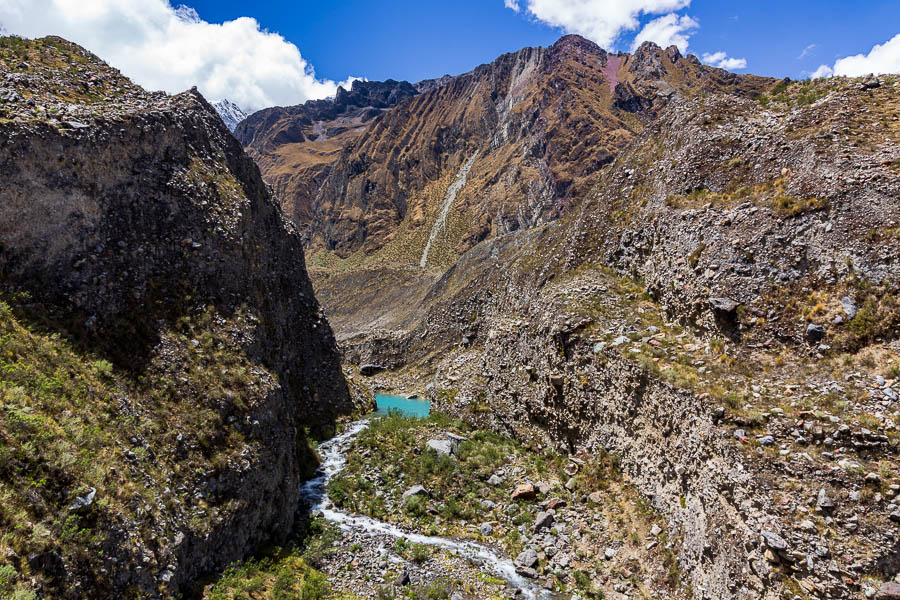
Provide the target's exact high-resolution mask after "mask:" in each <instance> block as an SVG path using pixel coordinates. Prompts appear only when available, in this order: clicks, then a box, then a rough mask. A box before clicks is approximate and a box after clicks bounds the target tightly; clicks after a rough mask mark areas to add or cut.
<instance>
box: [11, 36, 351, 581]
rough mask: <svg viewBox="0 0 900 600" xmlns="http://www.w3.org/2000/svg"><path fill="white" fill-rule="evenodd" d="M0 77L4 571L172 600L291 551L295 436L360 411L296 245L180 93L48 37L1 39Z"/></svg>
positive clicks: (306, 456) (300, 461) (254, 183)
mask: <svg viewBox="0 0 900 600" xmlns="http://www.w3.org/2000/svg"><path fill="white" fill-rule="evenodd" d="M0 80H2V82H3V83H2V85H4V86H6V89H7V94H6V95H5V97H6V98H7V102H6V103H5V104H3V105H2V106H0V140H2V141H0V173H2V179H3V181H4V184H3V186H2V189H0V246H2V254H0V275H2V286H3V290H4V292H3V293H4V298H5V302H4V305H3V328H4V332H5V334H6V335H5V336H4V337H3V341H2V344H3V350H4V351H3V355H4V356H3V361H4V370H3V373H4V374H3V380H4V385H3V388H2V389H3V391H2V393H3V410H4V413H3V414H4V416H3V421H2V425H0V436H2V439H3V452H4V462H3V466H2V467H0V468H2V469H3V470H4V476H3V478H2V479H3V483H2V486H3V495H4V499H5V500H4V510H3V513H2V516H0V528H2V530H3V531H4V532H6V533H7V534H8V535H5V536H4V545H5V546H6V547H7V548H8V552H6V553H5V554H4V558H3V559H2V560H4V561H6V562H8V563H10V564H11V566H12V567H13V568H14V569H15V570H16V572H17V579H18V581H19V582H20V583H21V584H22V585H25V584H24V582H28V581H29V580H30V581H32V582H33V585H34V586H35V587H37V588H38V589H39V590H40V591H42V593H45V594H47V595H49V596H53V597H91V598H99V597H109V598H120V597H129V596H135V597H147V596H151V595H155V594H160V593H161V594H163V595H165V596H174V595H177V594H179V593H184V592H186V591H189V590H190V589H191V588H192V586H193V585H194V584H195V583H196V582H197V580H198V578H199V577H200V576H201V575H203V574H206V573H210V572H213V571H215V570H217V569H221V568H223V567H224V566H225V565H227V564H228V563H229V562H231V561H234V560H237V559H240V558H242V557H243V556H245V555H246V554H247V553H248V552H251V551H252V550H254V549H255V548H257V547H259V546H260V545H262V544H267V543H272V542H278V541H280V540H283V539H284V537H285V535H287V533H288V532H289V531H290V529H291V526H292V523H293V520H294V512H295V510H296V508H295V505H296V501H297V497H298V488H299V483H300V480H301V478H302V477H303V475H304V474H305V473H308V472H309V469H310V468H311V467H312V466H313V465H314V458H312V455H311V453H310V451H309V449H308V447H307V443H306V437H307V435H308V432H310V431H312V432H313V433H315V432H317V431H319V432H321V431H328V429H329V428H330V427H331V426H332V424H333V422H334V419H335V418H336V417H337V416H339V415H341V414H347V413H349V412H351V411H352V410H353V409H354V399H353V397H352V396H351V394H350V392H349V390H348V386H347V383H346V381H345V379H344V377H343V375H342V373H341V369H340V364H339V356H338V353H337V349H336V346H335V342H334V338H333V335H332V333H331V329H330V327H329V325H328V322H327V321H326V319H325V318H324V316H323V314H322V312H321V310H320V308H319V305H318V303H317V302H316V300H315V297H314V295H313V290H312V287H311V285H310V282H309V279H308V277H307V274H306V269H305V264H304V256H303V248H302V243H301V240H300V238H299V236H298V235H297V233H296V232H295V230H294V229H293V227H292V226H291V225H290V224H289V223H288V222H287V221H286V220H285V219H284V218H283V216H282V213H281V211H280V209H279V207H278V206H277V204H276V203H275V202H274V200H273V198H272V196H271V195H270V193H269V191H268V188H267V186H266V185H265V184H264V183H263V181H262V178H261V177H260V175H259V171H258V169H257V167H256V166H255V165H254V164H253V162H252V161H251V160H250V159H249V158H248V157H247V156H246V155H245V154H244V152H243V151H242V149H241V147H240V145H239V144H238V142H237V141H236V140H235V139H234V138H233V137H232V136H231V135H230V134H229V132H228V130H227V129H226V128H225V126H224V124H223V123H222V121H221V120H220V119H219V117H218V116H217V114H216V113H215V111H214V110H213V108H212V107H211V106H210V105H209V104H208V103H207V102H206V101H205V100H204V99H203V98H202V97H201V96H200V95H199V94H198V93H197V92H196V91H195V90H194V91H190V92H186V93H184V94H180V95H177V96H172V97H167V96H165V95H164V94H149V93H146V92H144V91H143V90H141V89H140V88H137V87H136V86H134V85H133V84H131V82H129V81H128V80H126V79H124V78H123V77H121V76H120V75H119V74H118V72H116V71H115V70H113V69H110V68H109V67H107V66H106V65H105V64H103V63H102V62H101V61H99V60H98V59H97V58H96V57H94V56H93V55H90V54H89V53H87V52H86V51H84V50H83V49H81V48H79V47H77V46H75V45H73V44H70V43H68V42H65V41H64V40H61V39H58V38H46V39H43V40H35V41H27V40H21V39H18V38H0ZM30 436H37V437H38V438H39V439H40V443H31V442H29V441H28V440H29V438H30ZM31 439H34V438H31Z"/></svg>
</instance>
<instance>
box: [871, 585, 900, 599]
mask: <svg viewBox="0 0 900 600" xmlns="http://www.w3.org/2000/svg"><path fill="white" fill-rule="evenodd" d="M875 600H900V583H894V582H893V581H891V582H889V583H885V584H884V585H882V586H881V589H880V590H878V595H877V596H875Z"/></svg>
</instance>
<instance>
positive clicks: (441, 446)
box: [426, 440, 458, 456]
mask: <svg viewBox="0 0 900 600" xmlns="http://www.w3.org/2000/svg"><path fill="white" fill-rule="evenodd" d="M426 446H427V447H428V448H431V449H432V450H434V451H435V452H437V453H438V456H456V450H457V448H458V446H455V445H454V444H453V442H452V441H451V440H428V443H427V444H426Z"/></svg>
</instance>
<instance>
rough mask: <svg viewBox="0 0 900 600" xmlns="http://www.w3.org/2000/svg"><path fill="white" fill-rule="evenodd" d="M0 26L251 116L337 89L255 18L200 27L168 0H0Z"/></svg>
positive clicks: (190, 12)
mask: <svg viewBox="0 0 900 600" xmlns="http://www.w3.org/2000/svg"><path fill="white" fill-rule="evenodd" d="M0 23H2V24H3V25H4V26H5V27H6V29H8V30H9V31H10V32H11V33H15V34H19V35H22V36H25V37H39V36H44V35H59V36H61V37H64V38H66V39H68V40H71V41H73V42H75V43H77V44H80V45H82V46H84V47H85V48H87V49H88V50H90V51H91V52H93V53H95V54H97V55H98V56H99V57H100V58H102V59H103V60H105V61H106V62H108V63H109V64H110V65H112V66H114V67H116V68H118V69H119V70H121V71H122V73H124V74H125V75H127V76H128V77H130V78H131V79H132V80H133V81H134V82H135V83H138V84H140V85H142V86H143V87H145V88H148V89H151V90H158V89H162V90H165V91H167V92H171V93H175V92H181V91H184V90H186V89H188V88H190V87H191V86H194V85H196V86H197V87H198V88H199V89H200V91H201V92H202V93H203V95H204V96H206V97H207V98H209V99H210V100H218V99H221V98H228V99H229V100H231V101H233V102H235V103H236V104H238V105H239V106H241V107H242V108H244V109H245V110H250V111H253V110H257V109H260V108H264V107H266V106H273V105H277V104H281V105H290V104H298V103H301V102H304V101H306V100H309V99H315V98H325V97H327V96H332V95H334V94H335V92H336V91H337V86H338V84H337V83H335V82H333V81H329V80H323V79H318V78H317V77H316V75H315V72H314V70H313V68H312V66H311V65H310V64H309V63H308V62H306V60H305V59H304V58H303V57H302V56H301V55H300V50H299V49H298V48H297V47H296V46H295V45H294V44H292V43H290V42H288V41H286V40H285V39H284V38H283V37H282V36H280V35H278V34H277V33H271V32H268V31H265V30H263V29H260V26H259V23H258V22H257V21H256V20H255V19H252V18H249V17H241V18H239V19H235V20H234V21H227V22H225V23H222V24H214V23H207V22H205V21H203V20H201V19H200V17H199V16H198V15H197V12H196V11H195V10H194V9H192V8H189V7H185V6H180V7H178V8H177V9H176V8H174V7H173V6H172V5H171V4H170V3H169V0H80V1H78V2H75V1H72V0H0ZM348 81H349V80H348ZM345 83H347V82H345Z"/></svg>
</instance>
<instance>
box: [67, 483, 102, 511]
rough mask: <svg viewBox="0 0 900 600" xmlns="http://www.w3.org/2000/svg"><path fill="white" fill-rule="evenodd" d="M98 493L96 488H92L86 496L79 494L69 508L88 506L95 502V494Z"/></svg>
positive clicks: (75, 508)
mask: <svg viewBox="0 0 900 600" xmlns="http://www.w3.org/2000/svg"><path fill="white" fill-rule="evenodd" d="M96 495H97V490H96V489H95V488H91V489H90V491H89V492H88V493H87V494H85V495H84V496H78V497H77V498H75V500H74V502H72V504H70V505H69V510H73V511H77V510H81V509H82V508H87V507H88V506H90V505H91V504H93V502H94V496H96Z"/></svg>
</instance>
